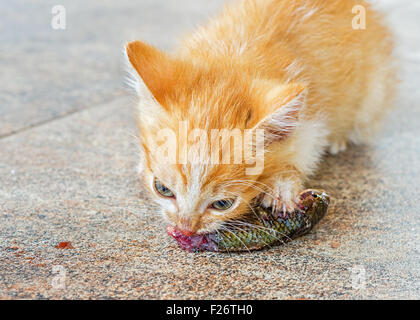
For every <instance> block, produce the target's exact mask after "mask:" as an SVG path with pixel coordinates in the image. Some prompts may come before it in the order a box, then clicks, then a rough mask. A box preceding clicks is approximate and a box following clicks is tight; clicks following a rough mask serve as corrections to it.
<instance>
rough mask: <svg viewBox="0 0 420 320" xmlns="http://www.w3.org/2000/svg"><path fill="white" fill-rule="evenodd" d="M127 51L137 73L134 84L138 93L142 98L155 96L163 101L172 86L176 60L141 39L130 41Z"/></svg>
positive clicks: (127, 55)
mask: <svg viewBox="0 0 420 320" xmlns="http://www.w3.org/2000/svg"><path fill="white" fill-rule="evenodd" d="M125 53H126V57H127V59H128V61H129V63H130V64H131V66H132V67H133V68H134V71H135V73H136V74H134V75H133V77H134V78H135V80H134V81H132V85H133V86H135V90H136V91H137V93H138V95H139V96H140V97H142V98H150V96H153V97H154V98H155V99H156V100H157V101H159V102H161V101H162V98H163V96H164V95H165V93H166V92H167V90H168V88H169V87H170V82H171V76H172V75H173V68H174V64H175V62H174V61H172V59H171V58H170V57H168V56H167V55H166V54H165V53H164V52H162V51H160V50H159V49H157V48H155V47H153V46H151V45H148V44H146V43H143V42H141V41H133V42H130V43H128V44H127V45H126V47H125Z"/></svg>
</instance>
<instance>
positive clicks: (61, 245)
mask: <svg viewBox="0 0 420 320" xmlns="http://www.w3.org/2000/svg"><path fill="white" fill-rule="evenodd" d="M54 248H57V249H74V247H73V246H72V244H71V242H68V241H64V242H60V243H59V244H58V245H56V246H54Z"/></svg>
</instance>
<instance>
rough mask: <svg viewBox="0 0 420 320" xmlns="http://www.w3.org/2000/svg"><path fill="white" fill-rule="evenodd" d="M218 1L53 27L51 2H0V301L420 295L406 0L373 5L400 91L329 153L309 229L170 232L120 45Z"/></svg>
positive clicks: (416, 143)
mask: <svg viewBox="0 0 420 320" xmlns="http://www.w3.org/2000/svg"><path fill="white" fill-rule="evenodd" d="M378 2H379V1H378ZM222 3H223V1H219V0H218V1H214V0H212V1H205V0H200V1H198V0H182V1H180V0H176V1H175V0H171V1H169V0H159V1H157V0H141V1H129V0H120V1H118V2H117V1H100V0H96V1H74V0H73V1H69V0H66V1H61V4H63V5H64V6H65V7H66V9H67V29H66V30H63V31H58V30H52V29H51V27H50V20H51V8H52V6H53V5H55V4H56V2H53V1H49V0H48V1H42V2H41V1H35V0H33V1H30V0H25V1H23V0H21V1H14V0H6V1H2V2H1V4H0V10H1V12H2V19H1V20H0V70H1V71H0V83H1V87H0V299H14V298H35V299H43V298H70V299H73V298H94V299H103V298H122V299H131V298H135V299H139V298H140V299H144V298H152V299H156V298H163V299H172V298H179V299H195V298H196V299H203V298H212V299H217V298H220V299H228V298H257V299H272V298H273V299H297V298H319V299H327V298H328V299H340V298H345V299H357V298H365V299H381V298H391V299H397V298H408V299H419V298H420V253H419V250H420V248H419V244H420V222H419V213H420V192H419V189H418V187H417V186H416V181H420V160H419V159H420V126H419V125H418V121H419V120H420V108H419V104H420V102H419V101H420V90H419V89H418V88H419V85H420V35H419V32H418V30H420V21H419V20H418V15H419V14H420V3H419V2H418V1H416V0H404V1H392V0H386V1H381V2H380V6H381V7H382V8H383V10H384V11H385V13H386V15H387V18H388V21H389V23H390V24H391V26H392V29H393V30H394V31H395V34H396V37H397V45H398V46H397V53H398V55H399V56H400V58H401V67H400V69H401V80H402V81H401V85H400V87H401V89H400V94H399V99H398V100H397V105H396V109H395V111H394V112H393V114H392V115H391V116H390V117H389V119H388V121H387V123H386V126H385V130H384V133H383V134H382V135H381V136H380V137H379V138H378V140H377V142H376V143H375V145H374V146H371V147H357V148H356V147H353V148H350V149H349V150H348V151H346V152H344V153H343V154H341V155H339V156H338V157H328V158H327V159H326V161H325V162H324V164H323V165H322V166H321V168H320V170H319V172H318V174H317V175H316V176H315V177H313V179H312V181H311V183H309V184H308V185H309V186H311V187H320V188H324V189H326V190H327V191H328V192H329V193H330V195H331V196H332V205H331V208H330V210H329V213H328V215H327V217H326V218H325V219H324V220H323V221H322V222H321V223H320V224H319V226H318V227H317V228H316V229H315V230H314V231H313V232H311V233H310V234H309V235H307V236H304V237H302V238H300V239H298V240H296V241H294V242H292V243H290V244H288V245H286V246H283V247H277V248H274V249H271V250H267V251H261V252H254V253H245V254H231V255H228V254H214V253H199V254H192V253H187V252H184V251H181V250H180V249H179V248H178V247H177V245H176V244H175V243H174V241H172V239H169V238H168V236H166V234H165V232H164V226H163V224H162V222H161V220H160V217H159V216H158V215H156V214H155V210H154V207H153V205H151V202H150V201H149V199H148V196H147V193H146V192H145V191H144V190H143V189H142V186H141V185H140V183H139V181H138V178H137V176H136V170H135V167H136V162H137V150H138V147H137V144H136V141H135V137H134V136H135V135H136V129H135V125H134V120H133V111H134V110H133V106H134V104H133V99H132V97H131V96H130V95H129V94H128V93H127V92H126V91H125V90H123V89H122V85H121V84H122V82H123V75H124V72H123V68H122V66H123V64H122V57H121V48H122V46H123V44H124V43H125V42H126V41H128V40H131V39H136V38H138V39H143V40H146V41H149V42H151V43H153V44H155V45H157V46H159V47H161V48H165V49H170V48H171V47H173V46H174V45H175V44H176V42H177V40H178V39H179V38H180V37H181V36H182V34H183V33H184V32H186V31H189V30H192V29H193V28H194V26H195V25H196V23H198V22H201V21H204V20H205V18H206V17H207V16H209V15H211V14H213V13H215V12H217V11H218V10H219V9H220V8H221V7H222ZM62 241H71V243H72V245H73V247H74V248H73V249H58V248H55V246H56V245H58V243H59V242H62ZM61 280H63V282H61Z"/></svg>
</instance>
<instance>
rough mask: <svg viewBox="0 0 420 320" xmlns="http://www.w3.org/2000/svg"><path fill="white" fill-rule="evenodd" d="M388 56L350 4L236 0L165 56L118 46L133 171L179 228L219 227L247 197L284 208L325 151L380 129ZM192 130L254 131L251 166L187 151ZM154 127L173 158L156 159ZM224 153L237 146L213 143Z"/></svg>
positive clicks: (373, 18)
mask: <svg viewBox="0 0 420 320" xmlns="http://www.w3.org/2000/svg"><path fill="white" fill-rule="evenodd" d="M355 5H362V6H363V8H365V9H366V29H365V30H363V29H362V30H357V29H354V28H353V25H352V22H353V21H354V19H355V13H353V8H354V6H355ZM391 52H392V41H391V37H390V34H389V31H388V30H387V28H385V27H384V25H383V24H382V22H381V17H380V15H379V14H378V13H376V12H375V11H373V10H372V9H371V8H370V6H369V5H368V4H367V3H365V2H364V1H360V0H358V1H353V0H322V1H321V0H244V1H241V2H239V3H237V4H235V5H232V6H231V7H228V8H226V9H225V11H224V13H223V14H222V15H221V16H220V17H218V18H217V19H215V20H212V21H211V22H210V24H209V25H208V26H207V27H205V28H202V29H199V30H198V31H197V32H196V33H194V34H193V35H191V36H190V37H188V38H187V39H186V40H185V42H184V44H183V45H182V46H181V47H180V48H179V50H178V51H176V52H175V53H173V54H166V53H163V52H162V51H160V50H158V49H156V48H154V47H152V46H149V45H147V44H144V43H142V42H140V41H134V42H131V43H129V44H128V45H127V47H126V53H127V57H128V59H129V61H130V63H131V65H132V66H133V68H134V69H135V71H136V76H137V80H138V81H137V83H136V90H137V92H138V94H139V95H140V102H139V108H138V109H139V116H138V125H139V128H140V131H141V145H142V149H143V153H142V159H141V162H142V167H143V171H142V177H143V178H144V182H145V185H146V186H147V187H148V189H149V190H150V192H151V194H152V195H153V197H154V198H155V199H156V201H157V202H158V204H159V205H160V206H161V208H162V213H163V215H164V217H166V218H167V221H168V222H169V223H170V224H171V225H174V226H176V227H177V228H178V229H179V230H180V231H182V232H183V233H184V234H186V235H191V234H195V233H206V232H211V231H215V230H217V229H219V228H223V227H224V225H227V224H228V222H229V221H231V220H235V219H238V218H240V217H241V216H242V215H244V213H246V212H247V211H249V210H250V209H249V206H250V203H251V201H252V200H253V199H255V198H256V197H258V196H260V199H261V200H262V204H263V205H264V206H266V207H273V208H274V209H276V210H291V209H292V208H293V207H294V206H295V203H294V201H295V198H296V196H297V194H298V193H299V191H301V190H302V188H303V183H304V181H305V179H306V177H307V176H308V175H309V174H311V173H312V172H313V171H314V169H316V166H317V163H318V162H319V160H320V158H321V157H322V154H323V153H324V151H325V150H329V151H330V152H331V153H337V152H339V151H343V150H344V149H345V148H346V144H347V143H348V142H353V143H356V144H359V143H364V142H366V141H367V140H368V139H369V138H371V137H372V135H373V133H374V131H376V129H377V128H378V126H379V125H380V121H381V119H382V117H383V115H384V113H385V111H386V110H387V109H388V108H389V106H390V105H391V98H392V92H393V87H394V70H393V68H392V58H391ZM194 129H202V130H204V132H207V133H208V135H207V137H211V134H210V131H211V130H212V129H230V130H233V129H239V130H241V131H243V132H245V131H244V130H246V129H247V130H249V131H250V132H252V133H254V132H255V133H256V132H257V130H258V129H260V130H264V133H265V135H264V139H265V140H264V152H263V154H262V155H261V154H259V155H258V156H260V157H263V159H259V160H262V161H263V162H262V163H263V168H262V170H260V171H258V170H254V172H252V171H248V170H247V169H249V168H250V163H246V162H245V161H242V162H241V163H232V162H230V163H224V164H221V163H214V162H212V161H210V158H211V157H212V156H211V155H210V153H208V152H204V156H203V154H200V155H198V151H197V149H196V148H194V147H193V146H192V145H193V144H194V143H195V142H196V139H192V138H191V136H190V134H192V133H193V132H194ZM165 130H166V131H165ZM162 132H163V133H164V135H165V134H167V136H171V135H172V136H174V137H175V138H176V139H177V140H176V141H177V143H169V144H168V147H169V148H170V151H169V153H170V154H168V156H169V157H172V156H173V157H174V158H173V159H176V161H174V163H165V162H163V161H161V160H162V159H161V157H162V153H160V152H159V147H160V146H161V144H160V143H161V142H162V141H161V142H159V141H157V140H159V139H160V137H161V135H162ZM193 138H194V137H193ZM255 140H256V138H255V137H254V142H253V143H252V144H251V145H252V146H253V149H254V152H257V151H256V143H257V142H255ZM211 141H212V140H211V139H210V138H209V139H206V140H205V141H204V143H205V144H206V145H209V144H210V143H211ZM177 144H178V145H177ZM181 144H184V147H182V146H180V145H181ZM217 144H218V145H219V140H217ZM172 147H175V148H172ZM171 148H172V149H171ZM183 148H185V149H183ZM185 150H190V151H185ZM191 150H192V151H191ZM199 150H207V149H205V148H204V149H199ZM207 151H208V150H207ZM230 151H232V152H233V154H235V152H236V153H237V152H240V153H241V152H242V151H241V149H240V148H239V151H238V150H237V146H235V147H232V145H231V144H229V142H227V143H226V141H225V143H224V144H223V142H222V148H221V150H220V151H216V154H217V156H219V155H220V156H222V155H224V154H226V153H228V152H230ZM188 152H189V153H188ZM241 154H242V153H241ZM185 157H186V158H185ZM227 157H228V158H229V159H231V157H232V156H231V155H228V156H227ZM181 158H183V159H181ZM194 159H195V160H197V159H199V160H200V161H193V160H194ZM185 160H187V161H185ZM256 160H258V159H256ZM250 172H251V173H250Z"/></svg>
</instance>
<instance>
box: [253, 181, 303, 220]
mask: <svg viewBox="0 0 420 320" xmlns="http://www.w3.org/2000/svg"><path fill="white" fill-rule="evenodd" d="M268 185H269V186H270V187H271V190H268V191H267V193H266V194H264V196H263V198H262V201H261V205H262V206H263V207H265V208H273V211H275V212H283V213H284V212H292V211H294V210H295V209H296V208H297V204H296V203H297V202H298V199H297V198H298V195H299V193H300V192H301V191H302V189H303V178H302V177H300V176H299V175H288V176H284V175H278V176H277V177H275V178H274V179H273V180H271V183H270V184H268Z"/></svg>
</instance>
